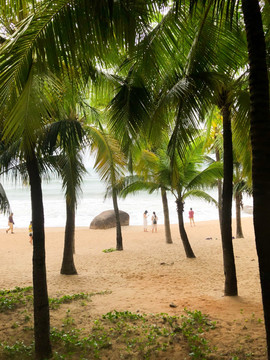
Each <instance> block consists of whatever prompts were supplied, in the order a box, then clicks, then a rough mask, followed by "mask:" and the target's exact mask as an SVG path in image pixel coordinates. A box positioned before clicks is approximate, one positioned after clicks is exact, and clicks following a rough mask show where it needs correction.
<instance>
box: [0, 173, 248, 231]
mask: <svg viewBox="0 0 270 360" xmlns="http://www.w3.org/2000/svg"><path fill="white" fill-rule="evenodd" d="M87 170H88V173H87V174H86V175H85V177H84V180H83V183H82V186H81V188H82V191H81V193H80V194H79V197H78V204H77V210H76V226H86V227H89V225H90V223H91V221H92V220H93V219H94V217H95V216H97V215H98V214H100V213H101V212H102V211H105V210H111V209H113V204H112V199H111V198H107V199H106V200H105V199H104V196H105V193H106V184H105V183H103V182H102V181H101V180H100V179H99V177H98V174H97V173H96V172H95V171H94V170H93V169H92V168H88V169H87ZM0 182H1V184H2V185H3V187H4V189H5V191H6V194H7V197H8V199H9V202H10V206H11V210H12V212H13V214H14V215H13V217H14V222H15V228H16V227H18V228H27V227H28V225H29V222H30V220H31V218H32V210H31V201H30V187H29V186H27V185H23V184H22V183H21V182H20V181H19V180H17V181H16V182H15V181H12V180H11V179H7V178H5V177H1V178H0ZM42 191H43V204H44V218H45V226H46V227H64V226H65V222H66V204H65V196H64V191H63V190H62V182H61V179H59V178H56V177H52V178H51V179H50V181H46V180H43V181H42ZM207 192H208V193H210V195H211V196H212V197H214V198H215V199H217V191H216V190H209V191H207ZM167 197H168V205H169V215H170V223H171V224H177V223H178V216H177V210H176V203H175V197H174V196H173V195H172V194H171V193H167ZM244 204H245V205H251V204H252V199H251V198H245V199H244ZM118 205H119V209H120V210H123V211H125V212H127V213H128V214H129V216H130V225H142V224H143V213H144V211H145V210H147V211H148V213H149V217H150V218H151V215H152V212H153V211H155V212H156V214H157V216H158V223H159V224H163V223H164V217H163V206H162V200H161V194H160V192H156V193H153V194H148V193H147V192H144V191H141V192H137V193H136V194H134V195H133V194H131V195H128V196H127V197H126V198H125V199H121V198H119V199H118ZM191 207H192V208H193V210H194V212H195V216H194V219H195V222H196V221H205V220H216V219H218V210H217V208H216V206H215V205H211V204H209V203H207V202H205V201H203V200H198V199H196V198H187V199H186V201H185V207H184V213H183V216H184V221H185V222H188V221H189V220H188V212H189V209H190V208H191ZM242 216H250V215H248V214H245V213H242ZM232 217H235V206H234V204H233V209H232ZM7 218H8V215H7V214H6V215H4V214H0V228H6V227H7Z"/></svg>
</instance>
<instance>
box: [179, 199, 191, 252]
mask: <svg viewBox="0 0 270 360" xmlns="http://www.w3.org/2000/svg"><path fill="white" fill-rule="evenodd" d="M176 205H177V214H178V224H179V232H180V236H181V239H182V242H183V245H184V249H185V252H186V256H187V258H195V257H196V256H195V255H194V252H193V250H192V248H191V246H190V243H189V240H188V237H187V233H186V230H185V227H184V220H183V211H184V205H183V202H182V201H181V200H180V199H177V200H176Z"/></svg>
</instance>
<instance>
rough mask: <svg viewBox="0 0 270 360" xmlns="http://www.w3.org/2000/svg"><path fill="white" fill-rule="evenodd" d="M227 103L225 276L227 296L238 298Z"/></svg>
mask: <svg viewBox="0 0 270 360" xmlns="http://www.w3.org/2000/svg"><path fill="white" fill-rule="evenodd" d="M223 95H224V98H225V102H224V104H223V107H222V116H223V144H224V145H223V146H224V150H223V152H224V155H223V156H224V160H223V168H224V171H223V173H224V181H223V196H222V222H221V238H222V249H223V265H224V275H225V289H224V295H225V296H236V295H238V291H237V278H236V269H235V261H234V252H233V243H232V194H233V150H232V131H231V116H230V110H229V106H228V104H227V103H226V93H224V94H223Z"/></svg>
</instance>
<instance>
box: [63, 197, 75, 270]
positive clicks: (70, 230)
mask: <svg viewBox="0 0 270 360" xmlns="http://www.w3.org/2000/svg"><path fill="white" fill-rule="evenodd" d="M66 214H67V219H66V228H65V244H64V255H63V261H62V267H61V274H63V275H77V270H76V267H75V264H74V257H73V250H74V233H75V207H74V205H73V204H70V202H69V201H67V200H66Z"/></svg>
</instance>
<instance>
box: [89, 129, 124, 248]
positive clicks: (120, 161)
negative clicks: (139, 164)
mask: <svg viewBox="0 0 270 360" xmlns="http://www.w3.org/2000/svg"><path fill="white" fill-rule="evenodd" d="M88 136H89V139H90V142H91V144H90V146H91V151H92V152H93V153H94V154H95V155H96V159H95V164H94V169H96V170H97V172H98V174H99V176H100V178H101V180H103V181H105V183H106V184H107V195H111V196H112V200H113V207H114V213H115V220H116V250H123V239H122V231H121V222H120V214H119V207H118V201H117V197H118V192H119V188H118V186H119V180H120V179H121V178H122V177H123V174H124V171H125V169H126V165H127V163H126V158H125V156H124V154H123V152H122V151H121V149H120V145H119V143H118V141H117V140H116V139H115V138H113V137H112V135H110V134H108V133H106V131H105V130H104V129H103V128H102V126H101V125H100V128H99V129H98V128H97V127H94V126H89V127H88Z"/></svg>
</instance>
